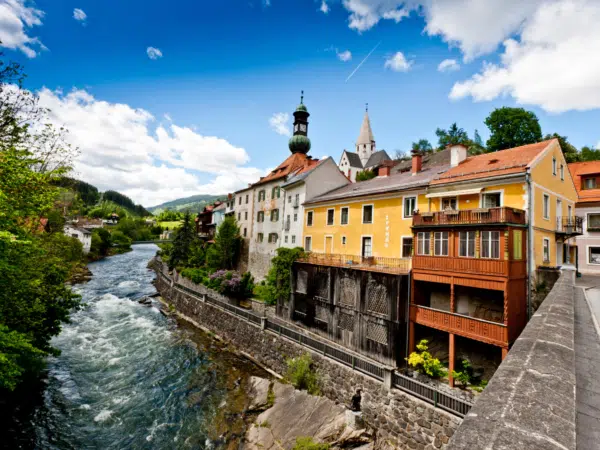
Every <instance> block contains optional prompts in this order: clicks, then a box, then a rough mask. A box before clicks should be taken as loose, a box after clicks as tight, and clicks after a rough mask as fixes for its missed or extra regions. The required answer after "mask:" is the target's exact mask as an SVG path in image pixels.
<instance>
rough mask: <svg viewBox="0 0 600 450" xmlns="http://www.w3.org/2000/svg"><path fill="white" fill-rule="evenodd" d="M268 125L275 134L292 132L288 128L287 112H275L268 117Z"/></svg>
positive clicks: (285, 134)
mask: <svg viewBox="0 0 600 450" xmlns="http://www.w3.org/2000/svg"><path fill="white" fill-rule="evenodd" d="M269 125H270V126H271V128H272V129H273V131H275V133H277V134H281V135H283V136H289V135H291V134H292V132H291V130H290V115H289V114H288V113H281V112H280V113H275V114H273V115H272V116H271V117H270V118H269Z"/></svg>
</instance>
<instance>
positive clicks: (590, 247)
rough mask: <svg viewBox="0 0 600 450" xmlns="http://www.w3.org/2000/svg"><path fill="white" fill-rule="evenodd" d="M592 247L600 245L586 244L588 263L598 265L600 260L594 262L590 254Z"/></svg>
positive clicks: (599, 246)
mask: <svg viewBox="0 0 600 450" xmlns="http://www.w3.org/2000/svg"><path fill="white" fill-rule="evenodd" d="M592 248H600V245H587V246H586V253H587V263H588V264H591V265H593V266H598V265H600V262H592V261H591V259H590V256H591V255H592V253H591V250H592Z"/></svg>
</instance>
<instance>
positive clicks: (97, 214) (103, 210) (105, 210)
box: [88, 201, 132, 219]
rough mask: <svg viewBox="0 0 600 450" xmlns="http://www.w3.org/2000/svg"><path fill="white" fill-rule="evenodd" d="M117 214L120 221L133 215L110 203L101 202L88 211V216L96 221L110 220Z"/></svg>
mask: <svg viewBox="0 0 600 450" xmlns="http://www.w3.org/2000/svg"><path fill="white" fill-rule="evenodd" d="M113 213H115V214H117V215H118V216H119V218H120V219H123V218H124V217H128V216H130V215H132V213H131V211H128V210H127V209H125V208H123V207H121V206H119V205H117V204H116V203H113V202H110V201H101V202H100V203H98V204H97V205H96V206H95V207H93V208H92V209H90V210H89V211H88V216H89V217H93V218H95V219H110V216H111V214H113Z"/></svg>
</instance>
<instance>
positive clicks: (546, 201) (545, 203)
mask: <svg viewBox="0 0 600 450" xmlns="http://www.w3.org/2000/svg"><path fill="white" fill-rule="evenodd" d="M542 216H543V217H544V219H546V220H550V195H549V194H546V193H545V192H544V193H543V194H542Z"/></svg>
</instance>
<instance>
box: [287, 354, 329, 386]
mask: <svg viewBox="0 0 600 450" xmlns="http://www.w3.org/2000/svg"><path fill="white" fill-rule="evenodd" d="M285 363H286V365H287V371H286V373H285V377H284V378H285V380H286V381H287V382H288V383H290V384H292V385H293V386H294V387H295V388H296V389H304V390H306V391H307V392H308V393H309V394H312V395H319V394H320V393H321V389H320V387H319V376H318V374H317V373H316V371H315V369H314V367H313V360H312V356H310V353H304V354H303V355H301V356H298V357H297V358H290V359H287V360H286V361H285Z"/></svg>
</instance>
